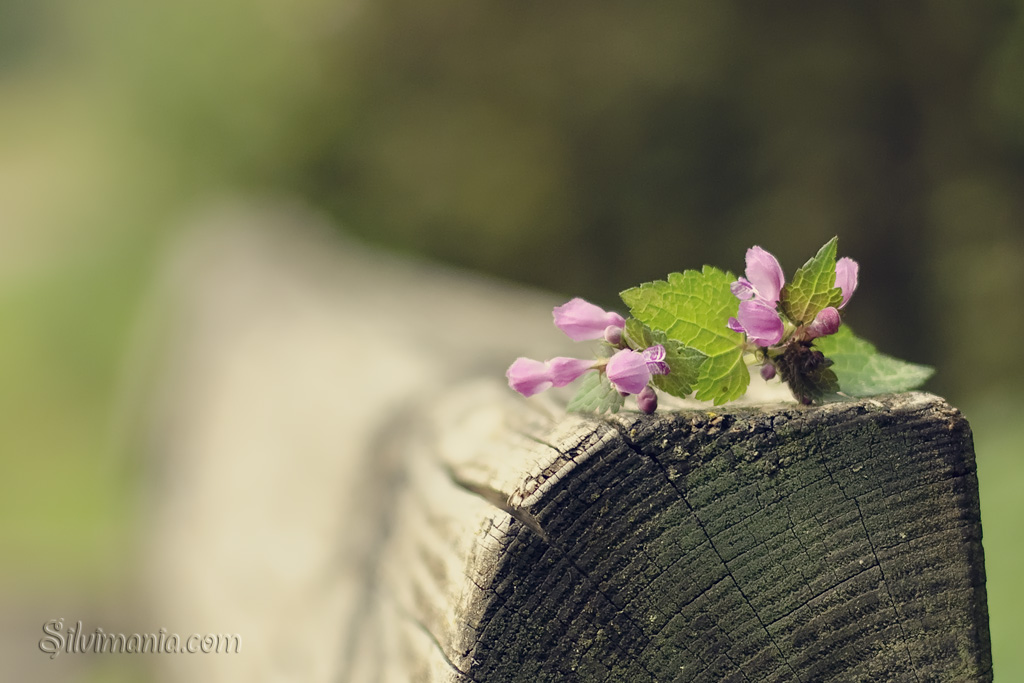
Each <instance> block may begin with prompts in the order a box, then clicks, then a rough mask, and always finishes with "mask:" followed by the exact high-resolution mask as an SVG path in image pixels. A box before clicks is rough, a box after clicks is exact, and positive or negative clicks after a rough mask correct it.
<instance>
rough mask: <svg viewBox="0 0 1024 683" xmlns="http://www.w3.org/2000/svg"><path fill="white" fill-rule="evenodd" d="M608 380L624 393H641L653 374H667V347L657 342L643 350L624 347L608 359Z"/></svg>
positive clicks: (606, 370) (606, 368)
mask: <svg viewBox="0 0 1024 683" xmlns="http://www.w3.org/2000/svg"><path fill="white" fill-rule="evenodd" d="M605 372H606V373H607V374H608V380H609V381H610V382H611V383H612V386H614V387H615V388H616V389H618V390H619V391H620V392H621V393H623V394H639V393H640V392H641V391H643V389H644V387H646V386H647V383H648V382H650V381H651V375H667V374H668V372H669V367H668V363H666V362H665V347H664V346H662V345H661V344H656V345H655V346H651V347H649V348H646V349H644V350H643V352H642V353H641V352H639V351H634V350H632V349H622V350H621V351H618V352H616V354H615V355H614V356H612V357H611V358H610V359H608V365H607V366H605Z"/></svg>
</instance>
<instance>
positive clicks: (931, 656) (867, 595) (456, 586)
mask: <svg viewBox="0 0 1024 683" xmlns="http://www.w3.org/2000/svg"><path fill="white" fill-rule="evenodd" d="M523 403H524V402H523V401H521V400H518V399H516V398H514V397H510V396H508V392H507V390H505V389H504V388H503V387H501V386H498V385H495V384H493V383H481V384H479V385H476V386H469V387H465V388H463V389H462V390H461V391H456V392H454V393H453V394H452V395H450V396H449V397H448V399H447V400H445V401H443V402H441V403H440V404H439V405H437V406H436V407H435V409H434V411H433V413H432V415H431V417H430V419H429V420H428V421H427V422H425V423H424V424H423V426H422V427H421V429H422V431H421V436H420V438H417V439H413V440H412V441H411V442H410V443H407V444H406V447H405V448H406V452H405V454H404V456H403V457H405V458H407V460H406V463H407V467H408V476H407V477H406V478H405V480H404V483H403V484H402V487H401V489H400V491H399V492H398V496H397V500H398V501H399V504H398V509H397V512H396V516H395V519H394V520H393V527H392V532H391V534H390V540H389V541H388V542H387V544H386V547H385V549H384V551H383V553H382V555H381V558H380V561H381V571H382V579H381V583H380V584H379V585H378V586H377V590H378V592H379V593H380V594H382V599H383V600H382V602H381V603H379V604H378V607H379V608H382V609H383V611H384V612H385V613H389V614H390V616H389V617H388V619H387V620H386V621H385V627H386V631H387V632H390V633H391V634H392V642H390V644H389V646H390V647H391V648H393V652H392V653H391V656H394V655H396V654H397V653H399V652H412V651H414V649H413V647H412V645H411V643H409V644H406V643H405V640H404V639H405V638H406V637H408V638H409V640H410V641H411V640H416V639H417V638H422V637H423V634H424V633H429V634H430V636H429V639H430V640H431V641H435V642H436V645H437V646H438V647H439V648H440V649H441V650H442V652H443V655H444V656H443V657H442V658H440V659H441V660H442V662H443V663H444V664H445V666H441V663H442V662H435V664H436V665H435V666H434V667H433V668H432V669H427V668H423V669H421V670H418V671H416V672H415V674H416V676H415V678H413V679H409V680H431V681H441V680H444V681H480V682H482V681H502V682H505V681H508V682H515V681H562V680H578V681H724V680H734V681H746V680H749V681H823V680H842V681H889V680H893V681H895V680H900V681H984V680H991V676H992V673H991V656H990V651H989V639H988V631H987V607H986V601H985V576H984V564H983V556H982V547H981V525H980V518H979V504H978V494H977V481H976V477H975V465H974V454H973V449H972V442H971V434H970V430H969V427H968V425H967V423H966V422H965V420H964V419H963V418H962V416H961V415H960V414H959V413H958V412H957V411H956V410H955V409H953V408H951V407H950V406H948V405H947V404H946V403H945V402H943V401H942V400H941V399H939V398H937V397H934V396H931V395H928V394H921V393H912V394H905V395H898V396H888V397H880V398H879V399H878V400H861V401H852V402H848V403H834V404H829V405H826V406H823V407H818V408H803V407H800V406H796V405H786V406H779V405H770V406H765V407H742V408H730V409H726V410H719V409H715V410H714V411H709V410H691V411H680V412H674V413H664V414H663V413H659V414H657V415H655V416H651V417H647V416H643V415H639V414H636V413H622V414H620V415H618V416H616V417H614V418H612V419H608V420H601V419H595V418H589V419H587V418H579V417H573V416H569V417H563V416H561V415H560V414H559V413H557V412H555V413H553V415H551V416H545V415H543V414H542V413H540V412H537V411H535V410H533V408H532V406H524V405H523ZM446 473H447V476H446ZM469 492H473V493H469ZM474 494H475V495H474ZM474 498H475V500H474ZM485 499H486V500H489V501H491V502H490V503H485V502H484V500H485ZM501 508H505V509H506V510H508V513H510V514H508V513H506V512H505V510H502V509H501ZM384 596H386V598H384ZM387 603H393V605H391V606H390V607H389V606H388V604H387ZM410 620H411V621H414V622H416V624H417V626H418V628H419V630H420V632H419V633H417V632H416V630H415V629H413V630H403V629H401V628H399V627H398V626H399V624H401V623H402V622H408V621H410ZM402 633H405V634H407V635H406V636H400V635H399V634H402ZM381 634H382V632H377V633H371V634H368V635H367V637H366V644H365V647H366V649H365V650H363V654H364V656H365V657H367V659H368V660H370V661H368V662H366V663H365V664H366V665H367V666H368V667H369V668H367V669H366V671H370V670H371V669H372V665H371V663H370V662H372V661H378V662H379V661H391V658H390V657H391V656H388V654H387V653H386V652H384V651H380V652H375V651H374V650H373V649H372V648H373V646H374V644H375V643H377V642H378V640H377V638H378V637H379V636H380V635H381ZM435 659H437V658H435ZM385 672H387V668H386V667H385ZM362 675H364V676H365V675H368V674H367V673H363V674H362ZM403 675H405V676H408V675H409V673H408V672H406V671H402V672H400V673H395V675H392V676H384V678H383V679H384V680H400V679H401V678H402V676H403ZM347 680H352V681H361V680H373V679H372V678H369V677H367V678H362V677H359V676H352V677H350V678H348V679H347Z"/></svg>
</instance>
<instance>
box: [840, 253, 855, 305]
mask: <svg viewBox="0 0 1024 683" xmlns="http://www.w3.org/2000/svg"><path fill="white" fill-rule="evenodd" d="M859 270H860V266H858V265H857V262H856V261H854V260H853V259H852V258H850V257H849V256H844V257H843V258H841V259H839V260H838V261H836V287H838V288H839V289H841V290H843V301H842V303H841V304H839V308H842V307H843V306H845V305H846V302H847V301H849V300H850V297H851V296H853V290H855V289H857V271H859Z"/></svg>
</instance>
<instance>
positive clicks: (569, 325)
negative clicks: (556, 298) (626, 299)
mask: <svg viewBox="0 0 1024 683" xmlns="http://www.w3.org/2000/svg"><path fill="white" fill-rule="evenodd" d="M553 313H554V317H555V325H556V326H557V327H558V329H560V330H561V331H562V332H565V333H566V334H567V335H569V338H570V339H572V340H573V341H586V340H588V339H601V338H602V337H604V336H605V330H606V329H607V328H608V327H616V328H619V329H621V328H623V327H625V326H626V320H625V318H623V317H622V316H621V315H619V314H618V313H613V312H609V311H606V310H604V309H603V308H601V307H600V306H595V305H594V304H592V303H590V302H589V301H584V300H583V299H580V298H578V297H577V298H575V299H572V300H571V301H569V302H567V303H565V304H562V305H561V306H556V307H555V310H554V311H553Z"/></svg>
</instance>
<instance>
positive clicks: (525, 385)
mask: <svg viewBox="0 0 1024 683" xmlns="http://www.w3.org/2000/svg"><path fill="white" fill-rule="evenodd" d="M548 374H549V371H548V366H547V363H542V362H541V361H539V360H533V359H532V358H522V357H520V358H516V359H515V361H514V362H513V363H512V365H510V366H509V368H508V371H507V372H506V373H505V376H506V377H508V385H509V386H510V387H511V388H512V389H514V390H515V391H518V392H519V393H520V394H522V395H523V396H533V395H534V394H539V393H540V392H542V391H544V390H545V389H550V388H551V386H552V385H551V379H550V378H549V377H548Z"/></svg>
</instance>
